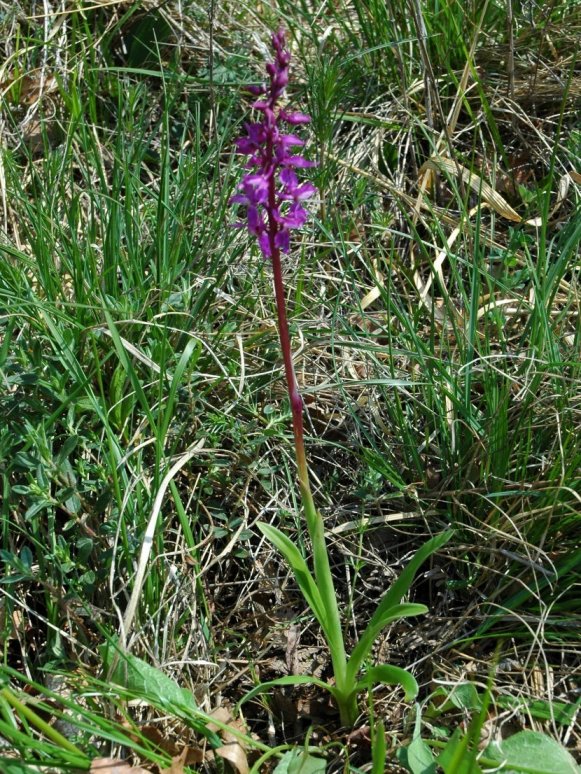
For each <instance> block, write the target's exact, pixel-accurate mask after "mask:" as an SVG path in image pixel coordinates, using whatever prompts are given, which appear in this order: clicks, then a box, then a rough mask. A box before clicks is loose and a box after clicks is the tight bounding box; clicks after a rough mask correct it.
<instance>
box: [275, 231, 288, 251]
mask: <svg viewBox="0 0 581 774" xmlns="http://www.w3.org/2000/svg"><path fill="white" fill-rule="evenodd" d="M274 244H275V245H276V247H278V248H279V249H280V250H282V251H283V253H288V251H289V250H290V233H289V231H288V229H286V228H283V229H281V230H280V231H278V232H277V233H276V236H275V237H274Z"/></svg>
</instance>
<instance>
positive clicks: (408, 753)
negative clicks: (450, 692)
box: [397, 704, 436, 774]
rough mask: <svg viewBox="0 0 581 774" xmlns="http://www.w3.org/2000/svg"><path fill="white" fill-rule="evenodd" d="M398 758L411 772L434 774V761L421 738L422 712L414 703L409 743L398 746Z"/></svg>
mask: <svg viewBox="0 0 581 774" xmlns="http://www.w3.org/2000/svg"><path fill="white" fill-rule="evenodd" d="M397 757H398V760H399V761H400V763H401V764H402V765H403V766H405V767H406V768H407V769H408V770H409V771H411V772H412V774H436V761H435V759H434V754H433V753H432V750H431V749H430V746H429V745H428V744H427V743H426V742H424V740H423V739H422V712H421V707H420V705H419V704H416V720H415V724H414V735H413V739H412V742H411V744H409V745H408V746H407V747H404V748H400V750H399V751H398V753H397Z"/></svg>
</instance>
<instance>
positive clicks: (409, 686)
mask: <svg viewBox="0 0 581 774" xmlns="http://www.w3.org/2000/svg"><path fill="white" fill-rule="evenodd" d="M378 683H385V684H386V685H401V687H402V688H403V689H404V691H405V698H406V701H413V700H414V699H415V698H416V696H417V695H418V692H419V690H420V689H419V686H418V683H417V680H416V678H415V677H414V676H413V675H412V674H411V673H410V672H408V671H407V670H405V669H401V667H396V666H392V665H391V664H379V665H378V666H373V667H369V669H367V670H366V672H365V674H364V675H363V677H362V678H361V680H359V681H358V682H357V686H356V691H357V693H359V691H362V690H364V689H365V688H372V687H373V686H374V685H377V684H378Z"/></svg>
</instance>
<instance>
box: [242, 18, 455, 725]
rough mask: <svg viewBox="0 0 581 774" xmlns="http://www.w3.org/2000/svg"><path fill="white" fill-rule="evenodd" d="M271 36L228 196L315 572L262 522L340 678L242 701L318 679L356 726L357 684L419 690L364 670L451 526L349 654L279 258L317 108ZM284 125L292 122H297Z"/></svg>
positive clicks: (299, 203) (308, 192) (303, 191)
mask: <svg viewBox="0 0 581 774" xmlns="http://www.w3.org/2000/svg"><path fill="white" fill-rule="evenodd" d="M272 46H273V49H274V60H273V61H272V62H269V63H267V65H266V70H267V74H268V81H267V82H266V83H264V84H261V85H258V86H249V87H247V91H248V92H249V93H250V94H252V95H253V96H254V97H256V98H257V99H256V101H255V102H254V103H253V105H252V107H253V108H254V109H255V110H256V111H258V113H259V114H261V118H260V120H258V121H256V122H253V123H247V124H246V125H245V128H246V133H245V135H244V136H243V137H240V138H239V139H238V140H236V146H237V150H238V153H240V154H243V155H246V156H248V157H249V158H248V161H247V163H246V168H247V169H248V170H250V171H249V172H248V173H247V174H245V175H244V177H243V178H242V181H241V183H240V185H239V189H238V190H239V193H236V194H235V195H234V196H232V198H231V199H230V203H231V204H235V205H238V206H242V207H243V208H245V220H244V222H239V223H236V224H235V225H236V226H237V227H247V228H248V231H249V232H250V233H251V234H252V235H253V236H255V237H256V238H257V240H258V245H259V248H260V251H261V253H262V255H263V256H264V258H265V259H267V260H269V261H270V262H271V265H272V272H273V281H274V293H275V300H276V309H277V316H278V329H279V337H280V345H281V350H282V356H283V361H284V370H285V376H286V382H287V387H288V394H289V399H290V406H291V412H292V425H293V435H294V445H295V453H296V461H297V470H298V480H299V487H300V493H301V498H302V503H303V508H304V513H305V518H306V524H307V529H308V533H309V536H310V539H311V543H312V550H313V558H312V572H311V569H310V568H309V566H308V564H307V561H306V559H305V558H304V557H303V555H302V554H301V552H300V550H299V549H298V548H297V546H296V545H295V544H294V543H293V542H292V541H291V540H290V539H289V538H288V537H287V535H285V534H284V533H283V532H282V531H281V530H279V529H277V528H276V527H273V526H272V525H270V524H264V523H259V524H258V527H259V529H260V530H261V531H262V533H263V534H264V535H265V536H266V538H267V539H268V540H269V541H270V542H271V543H272V544H273V545H274V546H275V547H276V548H277V549H278V550H279V551H280V552H281V554H282V555H283V556H284V558H285V559H286V561H287V562H288V563H289V565H290V566H291V568H292V570H293V572H294V575H295V578H296V580H297V583H298V585H299V587H300V589H301V592H302V594H303V596H304V598H305V600H306V602H307V603H308V605H309V607H310V608H311V610H312V612H313V614H314V616H315V618H316V619H317V621H318V623H319V625H320V626H321V629H322V632H323V635H324V637H325V640H326V642H327V645H328V647H329V651H330V656H331V663H332V668H333V677H334V681H333V682H332V683H331V682H329V683H327V682H324V681H322V680H319V679H318V678H316V677H314V676H310V675H289V676H287V677H283V678H280V679H278V680H273V681H270V682H267V683H262V684H261V685H259V686H257V687H256V688H255V689H254V690H253V691H251V692H250V693H248V694H247V695H246V696H245V697H244V699H243V701H247V700H248V699H250V698H252V697H253V696H255V695H256V694H257V693H259V692H261V691H264V690H267V689H268V688H270V687H273V686H276V685H279V686H280V685H296V684H299V683H315V684H317V685H319V686H320V687H322V688H324V689H325V690H327V691H329V692H330V693H331V694H332V696H333V697H334V699H335V701H336V703H337V706H338V708H339V712H340V717H341V723H342V725H344V726H353V725H354V724H355V722H356V720H357V716H358V707H357V696H358V694H359V693H360V692H361V691H363V690H365V689H367V688H369V687H371V686H372V685H374V684H376V683H381V682H382V683H388V684H392V685H393V684H396V685H401V686H402V687H403V689H404V691H405V694H406V698H407V700H412V699H413V698H415V696H416V695H417V693H418V684H417V682H416V680H415V678H414V676H413V675H412V674H411V673H410V672H409V671H407V670H404V669H401V668H399V667H395V666H392V665H388V664H382V665H378V666H368V667H367V669H366V670H365V671H364V672H363V674H362V670H363V668H364V666H365V663H366V661H367V660H368V658H369V655H370V651H371V648H372V646H373V643H374V641H375V639H376V637H377V636H378V634H379V633H380V632H381V631H382V630H383V629H384V628H385V627H386V626H388V625H389V624H390V623H392V622H393V621H395V620H397V619H400V618H403V617H407V616H416V615H421V614H423V613H425V612H427V608H426V607H425V605H420V604H412V603H402V601H401V600H402V599H403V597H404V596H405V594H406V593H407V592H408V591H409V588H410V586H411V584H412V581H413V579H414V576H415V574H416V572H417V570H418V569H419V567H420V565H421V564H422V563H423V562H424V561H425V560H426V559H427V558H428V557H429V556H430V555H431V554H432V553H434V551H436V550H437V549H438V548H440V547H441V546H442V545H444V543H445V542H446V541H447V540H448V539H449V538H450V536H451V533H450V532H446V533H444V534H442V535H439V536H437V537H434V538H432V539H431V540H429V541H428V542H427V543H425V544H424V545H423V546H422V547H421V548H420V549H419V551H418V552H417V553H416V554H415V555H414V556H413V558H412V559H411V560H410V562H409V563H408V564H407V566H406V567H405V569H404V570H403V572H402V573H401V575H400V576H399V577H398V579H397V580H396V581H395V582H394V583H393V584H392V586H391V587H390V588H389V589H388V591H387V592H386V593H385V595H384V597H383V598H382V600H381V602H380V603H379V605H378V607H377V609H376V611H375V613H374V614H373V616H372V617H371V620H370V621H369V623H368V625H367V628H366V629H365V630H364V632H363V634H362V635H361V636H360V638H359V641H358V642H357V643H356V644H355V646H354V648H353V649H352V651H351V653H350V655H349V656H348V655H347V651H346V647H345V638H344V634H343V627H342V624H341V616H340V614H339V606H338V597H337V594H336V591H335V585H334V581H333V573H332V571H331V566H330V563H329V554H328V551H327V544H326V539H325V525H324V521H323V518H322V516H321V514H320V513H319V512H318V511H317V509H316V507H315V502H314V500H313V495H312V491H311V486H310V482H309V470H308V465H307V458H306V453H305V443H304V430H303V401H302V398H301V394H300V391H299V386H298V382H297V378H296V375H295V370H294V366H293V357H292V349H291V340H290V335H289V328H288V320H287V313H286V304H285V293H284V281H283V271H282V260H281V253H288V252H289V250H290V232H291V231H292V230H293V229H297V228H300V227H301V226H303V225H304V223H305V222H306V221H307V218H308V212H307V210H306V209H305V207H304V202H305V200H307V199H309V198H310V197H312V196H313V195H314V194H315V193H316V188H315V186H314V185H313V184H312V183H310V182H302V183H301V182H300V181H299V179H298V177H297V172H296V170H298V169H306V168H309V167H314V166H316V165H315V163H314V162H312V161H309V160H307V159H306V158H304V157H303V156H301V155H298V154H296V153H295V151H294V149H296V148H300V147H301V146H303V145H304V141H303V140H302V139H301V138H300V137H298V136H297V135H296V134H293V133H292V127H294V126H298V125H301V124H307V123H309V121H310V117H309V116H308V115H305V114H304V113H300V112H296V111H289V110H288V109H287V108H286V107H285V108H283V107H280V105H279V103H280V101H281V98H282V96H283V94H284V92H285V89H286V87H287V85H288V82H289V64H290V59H291V55H290V53H289V52H288V50H287V47H286V38H285V32H284V30H282V29H281V30H279V31H278V32H277V33H276V34H274V35H273V37H272ZM287 126H288V127H291V130H290V131H289V130H287V128H286V127H287Z"/></svg>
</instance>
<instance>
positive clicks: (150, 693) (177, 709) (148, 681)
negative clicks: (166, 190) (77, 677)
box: [102, 647, 220, 746]
mask: <svg viewBox="0 0 581 774" xmlns="http://www.w3.org/2000/svg"><path fill="white" fill-rule="evenodd" d="M102 651H103V662H104V667H105V670H106V671H107V672H109V670H110V667H111V665H112V664H113V663H114V661H116V663H115V666H114V667H113V671H112V673H111V674H110V675H109V682H111V683H116V684H117V685H119V686H121V687H122V688H125V689H126V690H127V691H128V692H129V693H131V694H132V695H134V696H136V697H139V698H142V699H144V700H145V701H147V702H148V703H149V704H152V705H153V706H156V707H159V708H160V709H163V710H165V711H167V712H169V713H171V714H173V715H178V716H180V717H183V718H186V719H187V720H189V721H190V722H192V721H193V725H194V727H195V728H196V729H197V730H198V731H201V732H202V733H204V734H205V735H206V736H208V737H209V738H210V737H211V738H212V740H213V742H214V743H215V744H216V746H219V745H220V741H219V738H218V737H217V736H216V735H214V734H212V733H211V732H209V731H208V730H207V729H206V727H205V721H204V720H203V718H202V717H200V715H199V713H198V707H197V704H196V700H195V699H194V696H193V694H192V693H191V692H190V691H188V690H187V689H186V688H182V687H181V686H180V685H178V684H177V683H176V681H175V680H172V678H171V677H168V676H167V675H166V674H164V673H163V672H162V671H161V670H160V669H157V668H156V667H153V666H151V665H150V664H148V663H147V662H146V661H142V660H141V659H140V658H137V656H133V655H131V654H130V653H121V652H120V651H118V650H115V649H114V648H112V647H104V648H103V649H102Z"/></svg>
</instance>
